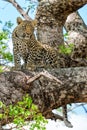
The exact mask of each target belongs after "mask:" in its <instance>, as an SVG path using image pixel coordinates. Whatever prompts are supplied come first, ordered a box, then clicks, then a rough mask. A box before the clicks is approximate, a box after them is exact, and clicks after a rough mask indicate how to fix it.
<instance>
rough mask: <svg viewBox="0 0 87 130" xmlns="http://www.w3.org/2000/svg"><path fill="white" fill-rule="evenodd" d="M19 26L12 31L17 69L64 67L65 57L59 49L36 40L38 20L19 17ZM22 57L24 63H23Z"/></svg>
mask: <svg viewBox="0 0 87 130" xmlns="http://www.w3.org/2000/svg"><path fill="white" fill-rule="evenodd" d="M17 23H18V26H17V27H16V28H15V29H14V30H13V32H12V42H13V54H14V64H15V69H16V70H21V68H22V67H23V68H24V69H28V70H36V69H38V68H44V69H47V68H59V67H60V66H62V67H64V58H63V57H62V58H60V57H59V53H58V50H56V49H55V48H53V47H51V46H49V45H47V44H43V43H41V42H39V41H37V40H36V38H35V34H34V29H35V26H36V24H37V21H36V20H32V21H28V20H22V19H21V18H20V17H18V18H17ZM21 59H22V60H23V62H24V64H23V66H22V65H21Z"/></svg>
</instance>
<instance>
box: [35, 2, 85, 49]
mask: <svg viewBox="0 0 87 130" xmlns="http://www.w3.org/2000/svg"><path fill="white" fill-rule="evenodd" d="M86 3H87V0H83V1H82V0H78V1H76V0H70V1H69V0H42V1H41V2H40V3H39V5H38V8H37V13H36V19H37V21H38V26H37V36H38V40H39V41H41V42H43V43H47V44H49V45H51V46H53V47H56V48H57V47H58V46H59V45H61V44H64V39H63V26H64V24H65V21H66V19H67V16H68V15H69V14H70V13H72V12H74V11H76V10H77V9H79V8H81V7H82V6H83V5H85V4H86Z"/></svg>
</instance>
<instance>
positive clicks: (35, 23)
mask: <svg viewBox="0 0 87 130" xmlns="http://www.w3.org/2000/svg"><path fill="white" fill-rule="evenodd" d="M32 25H33V27H36V25H37V20H36V19H35V20H33V21H32Z"/></svg>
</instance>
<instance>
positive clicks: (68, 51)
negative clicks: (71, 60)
mask: <svg viewBox="0 0 87 130" xmlns="http://www.w3.org/2000/svg"><path fill="white" fill-rule="evenodd" d="M73 48H74V44H72V43H71V44H69V45H68V46H67V45H60V46H59V52H60V53H62V54H68V55H70V54H71V53H72V51H73Z"/></svg>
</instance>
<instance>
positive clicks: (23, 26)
mask: <svg viewBox="0 0 87 130" xmlns="http://www.w3.org/2000/svg"><path fill="white" fill-rule="evenodd" d="M17 23H18V26H17V27H16V29H17V31H16V36H17V37H19V38H21V39H23V38H24V39H30V38H31V37H32V36H34V29H35V26H36V24H37V21H36V20H32V21H28V20H22V19H21V18H20V17H18V18H17Z"/></svg>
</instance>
